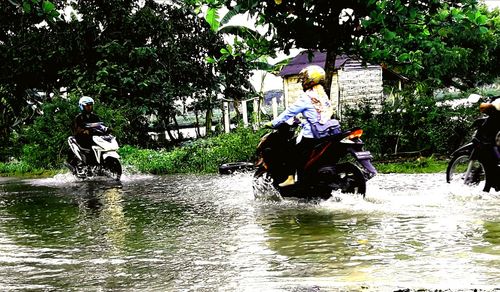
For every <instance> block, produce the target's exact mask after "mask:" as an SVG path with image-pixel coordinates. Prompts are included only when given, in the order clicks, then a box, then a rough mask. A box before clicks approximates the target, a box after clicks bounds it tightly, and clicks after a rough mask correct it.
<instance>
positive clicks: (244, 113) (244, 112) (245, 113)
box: [241, 100, 248, 128]
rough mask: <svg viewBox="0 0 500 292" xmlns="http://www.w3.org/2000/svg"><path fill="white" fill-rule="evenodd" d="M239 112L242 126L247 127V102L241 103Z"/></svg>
mask: <svg viewBox="0 0 500 292" xmlns="http://www.w3.org/2000/svg"><path fill="white" fill-rule="evenodd" d="M241 111H242V114H243V126H244V127H245V128H246V127H248V112H247V101H246V100H244V101H242V102H241Z"/></svg>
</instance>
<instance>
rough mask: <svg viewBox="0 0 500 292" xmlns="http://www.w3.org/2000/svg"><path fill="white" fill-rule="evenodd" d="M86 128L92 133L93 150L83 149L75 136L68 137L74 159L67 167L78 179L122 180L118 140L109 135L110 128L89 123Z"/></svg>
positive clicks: (100, 124)
mask: <svg viewBox="0 0 500 292" xmlns="http://www.w3.org/2000/svg"><path fill="white" fill-rule="evenodd" d="M85 128H86V129H88V130H89V131H91V133H92V146H91V149H86V148H83V147H81V146H80V145H79V144H78V143H77V141H76V138H75V137H74V136H70V137H68V144H69V147H70V149H71V151H72V152H73V154H74V157H73V158H72V159H70V161H69V162H68V163H66V166H67V167H68V168H69V169H70V171H71V172H72V174H73V175H74V176H76V177H77V178H80V179H84V178H87V177H93V176H107V177H110V178H113V179H115V180H117V181H118V180H120V178H121V175H122V166H121V163H120V155H119V154H118V153H117V152H116V151H117V150H118V148H119V146H118V142H117V141H116V138H115V137H114V136H113V135H111V134H109V128H108V127H106V126H104V125H103V123H100V122H99V123H89V124H86V125H85Z"/></svg>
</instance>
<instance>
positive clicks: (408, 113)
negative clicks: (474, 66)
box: [342, 96, 479, 158]
mask: <svg viewBox="0 0 500 292" xmlns="http://www.w3.org/2000/svg"><path fill="white" fill-rule="evenodd" d="M478 115H479V112H478V110H477V107H470V108H467V107H463V106H462V107H456V108H453V107H451V106H445V105H440V106H439V105H437V104H436V102H435V100H434V98H432V97H421V98H412V97H408V96H406V97H403V98H400V99H396V100H395V101H394V102H393V103H385V104H384V105H383V107H382V109H381V110H379V111H378V113H377V111H375V110H373V108H371V107H370V106H365V107H361V108H358V109H354V108H350V109H347V110H346V115H345V118H344V120H343V121H342V124H343V128H349V127H354V126H359V127H361V128H363V130H364V132H365V134H364V139H363V140H364V141H365V142H366V148H367V149H369V150H370V151H372V152H373V153H374V154H375V155H376V156H377V157H378V158H381V157H385V156H387V155H395V154H400V153H406V154H408V153H410V154H412V153H414V154H415V155H425V156H430V155H432V154H439V155H448V154H450V153H451V152H452V151H454V150H455V149H456V148H457V147H458V146H460V145H461V144H463V143H464V142H465V141H466V140H467V139H469V138H470V134H471V129H470V126H471V124H472V122H473V120H474V119H475V118H476V117H477V116H478Z"/></svg>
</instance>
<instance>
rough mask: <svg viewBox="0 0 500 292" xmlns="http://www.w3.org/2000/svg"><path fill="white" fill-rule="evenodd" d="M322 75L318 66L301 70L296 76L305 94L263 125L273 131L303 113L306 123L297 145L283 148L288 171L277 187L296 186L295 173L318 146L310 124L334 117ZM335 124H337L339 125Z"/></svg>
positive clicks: (303, 125) (322, 122)
mask: <svg viewBox="0 0 500 292" xmlns="http://www.w3.org/2000/svg"><path fill="white" fill-rule="evenodd" d="M325 76H326V74H325V70H323V68H321V67H320V66H317V65H311V66H308V67H306V68H304V69H302V70H301V71H300V73H299V82H301V84H302V89H303V90H304V92H303V93H302V94H301V95H300V97H299V99H298V100H297V101H296V102H295V103H293V104H292V105H290V106H289V107H288V108H287V109H286V110H285V111H283V112H282V113H281V114H280V115H279V116H278V117H276V118H275V119H274V120H272V121H271V122H270V123H268V124H266V126H269V127H272V128H276V127H277V126H279V125H280V124H282V123H285V122H287V121H288V120H290V119H292V118H294V117H295V116H296V115H298V114H302V116H303V117H304V118H305V120H306V121H305V122H303V123H302V130H301V133H300V134H299V139H298V140H299V141H298V144H297V145H287V146H289V148H288V149H283V150H284V151H286V152H287V155H286V156H287V158H288V161H287V162H286V164H287V167H288V168H289V169H290V172H289V175H288V178H287V179H286V180H285V181H284V182H282V183H280V184H279V186H280V187H285V186H289V185H293V184H295V178H294V177H295V171H296V170H297V168H298V166H301V165H304V164H305V159H306V156H307V153H308V152H309V151H310V149H312V147H313V146H314V145H315V144H316V143H317V140H316V139H315V138H317V137H315V133H314V128H313V124H315V123H319V124H325V123H326V122H327V121H329V120H330V119H331V117H332V115H333V108H332V105H331V103H330V101H329V99H328V96H327V95H326V93H325V89H324V88H323V83H324V81H325ZM336 123H337V124H338V122H336Z"/></svg>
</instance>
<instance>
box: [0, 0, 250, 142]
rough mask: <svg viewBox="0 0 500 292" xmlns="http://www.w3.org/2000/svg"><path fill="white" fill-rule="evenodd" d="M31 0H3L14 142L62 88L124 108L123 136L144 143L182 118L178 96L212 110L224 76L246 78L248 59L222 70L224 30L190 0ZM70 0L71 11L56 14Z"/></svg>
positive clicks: (6, 109)
mask: <svg viewBox="0 0 500 292" xmlns="http://www.w3.org/2000/svg"><path fill="white" fill-rule="evenodd" d="M23 3H24V4H23V5H21V2H20V1H13V0H9V1H8V2H7V3H5V2H3V3H2V4H0V64H2V65H1V66H2V70H0V99H1V100H2V102H1V103H0V142H2V145H7V144H9V138H10V134H11V133H12V132H13V131H17V132H18V131H19V130H20V127H21V126H23V125H30V124H31V123H32V122H33V120H34V119H35V118H36V117H37V116H38V115H39V114H40V113H41V112H40V110H39V109H40V104H41V103H44V102H46V101H47V100H50V97H51V96H53V95H56V96H58V95H61V94H62V93H61V92H59V91H60V89H61V88H64V90H65V91H66V92H69V93H74V94H76V95H82V94H85V95H90V96H92V97H95V98H97V99H99V100H100V103H101V105H102V106H103V107H104V106H106V107H110V108H115V109H120V110H121V112H122V113H123V115H124V117H125V118H126V122H127V123H126V133H127V135H126V136H124V137H123V138H124V139H125V141H126V142H127V143H129V144H132V145H144V144H143V143H144V142H145V141H147V139H145V134H146V133H147V132H148V129H149V128H150V127H152V126H155V127H156V128H158V129H175V128H177V127H178V126H177V121H176V117H177V115H179V114H180V113H179V111H178V109H177V105H178V104H182V103H184V102H186V100H189V99H193V100H194V101H195V103H196V104H198V110H207V109H211V108H212V107H214V106H215V105H216V104H215V103H214V102H213V100H214V99H215V96H217V94H219V93H220V92H221V87H220V84H221V82H223V83H224V82H227V83H231V84H232V85H233V86H235V87H237V86H238V85H239V84H240V83H241V82H243V81H244V82H247V81H246V80H244V77H245V76H247V75H246V73H245V72H247V71H248V70H247V69H245V68H244V67H243V69H241V70H239V71H238V73H241V75H242V76H243V77H242V78H232V77H230V78H228V80H227V81H225V80H224V78H225V74H228V75H230V74H233V73H236V72H235V71H231V70H229V69H227V70H226V71H225V72H223V73H221V74H215V72H216V71H217V70H218V69H216V68H214V64H212V63H210V62H208V61H207V57H208V56H209V55H210V56H217V57H218V56H219V55H220V54H221V53H220V49H221V48H222V46H223V42H222V39H221V37H220V36H218V35H216V34H215V33H213V32H212V31H211V30H210V27H209V26H208V24H207V23H205V22H204V21H201V20H200V19H199V18H198V16H197V15H195V14H194V13H193V12H192V10H190V8H189V7H186V6H184V5H183V3H173V2H172V3H170V2H169V3H168V4H165V3H164V4H159V3H157V2H155V1H152V0H148V1H125V0H110V1H100V0H90V1H71V2H70V3H69V4H68V2H67V1H65V0H53V1H39V0H32V1H23ZM67 5H71V6H72V8H73V13H72V15H70V16H68V15H65V19H63V18H62V15H61V16H59V17H58V16H56V15H55V14H54V13H55V12H56V9H62V8H65V7H66V6H67ZM39 8H40V9H42V10H43V11H46V12H47V13H49V14H50V15H47V14H43V13H42V14H40V13H39V11H40V10H39ZM37 11H38V12H37ZM53 12H54V13H53ZM242 80H243V81H242ZM245 84H246V83H245ZM39 93H41V94H39ZM27 104H29V106H27ZM151 117H154V118H155V119H153V120H154V121H156V122H155V124H151V119H150V118H151Z"/></svg>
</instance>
